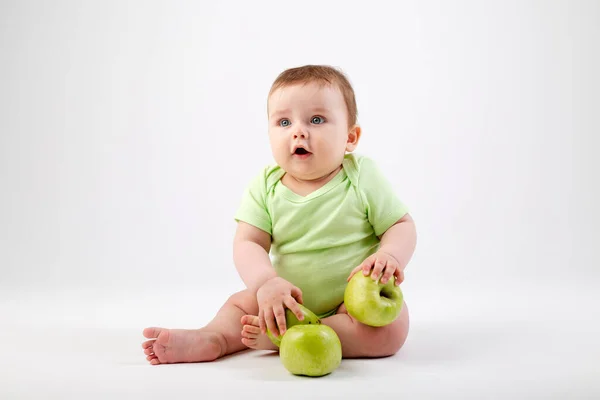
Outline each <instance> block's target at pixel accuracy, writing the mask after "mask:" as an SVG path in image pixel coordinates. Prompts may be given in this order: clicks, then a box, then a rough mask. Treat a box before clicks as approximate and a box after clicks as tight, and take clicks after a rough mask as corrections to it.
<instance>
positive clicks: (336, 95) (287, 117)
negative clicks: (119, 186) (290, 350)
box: [142, 65, 416, 365]
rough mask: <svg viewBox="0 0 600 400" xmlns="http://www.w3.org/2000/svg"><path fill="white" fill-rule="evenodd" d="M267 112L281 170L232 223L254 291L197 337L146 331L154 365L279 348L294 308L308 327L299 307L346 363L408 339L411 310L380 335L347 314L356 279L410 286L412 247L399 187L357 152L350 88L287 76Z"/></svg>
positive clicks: (241, 269)
mask: <svg viewBox="0 0 600 400" xmlns="http://www.w3.org/2000/svg"><path fill="white" fill-rule="evenodd" d="M267 113H268V123H269V129H268V130H269V140H270V144H271V150H272V153H273V156H274V159H275V162H276V165H274V166H269V167H266V168H264V169H263V170H262V171H261V172H260V173H259V174H257V175H256V177H255V178H254V179H253V180H252V181H251V182H250V184H249V185H248V187H247V188H246V190H245V192H244V195H243V198H242V201H241V205H240V207H239V209H238V210H237V212H236V215H235V220H236V221H237V230H236V233H235V238H234V243H233V257H234V263H235V267H236V269H237V271H238V273H239V275H240V277H241V279H242V280H243V282H244V284H245V286H246V288H247V289H246V290H243V291H241V292H238V293H235V294H234V295H232V296H231V297H230V298H229V299H228V300H227V301H226V302H225V304H224V305H223V306H222V307H221V308H220V310H219V311H218V312H217V314H216V316H215V317H214V319H212V320H211V321H210V322H209V323H208V324H207V325H206V326H205V327H203V328H201V329H196V330H181V329H164V328H146V329H144V332H143V334H144V336H145V337H146V338H148V339H150V340H148V341H146V342H144V343H143V344H142V347H143V349H144V353H145V354H146V356H147V360H148V361H149V362H150V364H153V365H157V364H167V363H181V362H202V361H212V360H215V359H218V358H220V357H223V356H225V355H227V354H232V353H236V352H239V351H241V350H245V349H248V348H251V349H260V350H276V349H277V348H276V346H274V345H273V344H272V343H271V341H270V340H269V338H268V337H267V336H266V329H267V328H268V329H269V330H270V331H271V332H273V333H274V334H275V335H277V336H279V335H283V334H284V333H285V330H286V324H285V309H286V308H289V309H290V310H292V311H293V312H294V314H296V315H297V316H298V318H299V319H302V314H301V311H300V309H299V306H298V304H303V305H304V306H306V307H307V308H308V309H310V310H311V311H313V312H314V313H316V314H317V315H318V316H319V317H320V318H321V320H322V323H323V324H325V325H328V326H330V327H331V328H333V329H334V330H335V332H336V333H337V334H338V336H339V338H340V341H341V343H342V356H343V357H344V358H358V357H385V356H390V355H393V354H395V353H396V352H397V351H398V350H399V349H400V348H401V347H402V345H403V344H404V342H405V340H406V337H407V335H408V328H409V318H408V308H407V307H406V304H404V305H403V307H402V312H401V314H400V316H399V317H398V318H397V319H396V320H395V321H394V322H393V323H391V324H389V325H387V326H384V327H379V328H374V327H370V326H367V325H363V324H362V323H360V322H358V321H357V320H356V319H354V318H353V317H352V316H350V315H349V314H348V313H347V311H346V309H345V307H344V304H343V299H344V289H345V287H346V284H347V282H348V280H349V279H350V277H351V276H352V275H353V274H355V273H358V272H359V271H360V272H361V273H363V274H364V275H365V276H369V275H370V277H371V278H372V279H374V280H376V279H378V278H380V277H381V281H382V282H387V281H388V280H390V279H392V277H393V278H394V279H395V284H396V285H399V284H400V283H402V281H403V280H404V269H405V268H406V266H407V264H408V262H409V260H410V259H411V257H412V255H413V252H414V249H415V245H416V231H415V225H414V222H413V220H412V218H411V216H410V215H409V214H408V211H407V208H406V206H405V205H404V204H403V203H402V202H401V201H400V200H399V199H398V198H397V196H396V194H395V192H394V188H393V187H391V185H390V184H389V183H388V182H387V180H386V178H385V177H384V176H383V175H382V174H381V172H380V171H379V170H378V168H377V166H376V164H375V163H374V162H373V161H372V160H371V159H369V158H367V157H364V156H358V155H355V154H353V152H354V150H355V149H356V147H357V145H358V142H359V139H360V137H361V128H360V127H359V126H358V124H357V109H356V100H355V97H354V91H353V89H352V86H351V85H350V83H349V81H348V79H347V78H346V77H345V75H344V74H343V73H341V72H340V71H338V70H337V69H336V68H332V67H329V66H314V65H308V66H303V67H298V68H292V69H289V70H286V71H284V72H282V73H281V74H280V75H279V76H278V77H277V79H276V80H275V82H274V83H273V85H272V87H271V90H270V92H269V96H268V101H267Z"/></svg>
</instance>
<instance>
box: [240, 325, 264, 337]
mask: <svg viewBox="0 0 600 400" xmlns="http://www.w3.org/2000/svg"><path fill="white" fill-rule="evenodd" d="M243 333H247V334H248V335H251V336H258V335H259V334H260V328H259V327H258V326H254V325H244V328H243V329H242V334H243Z"/></svg>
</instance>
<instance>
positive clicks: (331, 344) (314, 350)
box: [279, 324, 342, 376]
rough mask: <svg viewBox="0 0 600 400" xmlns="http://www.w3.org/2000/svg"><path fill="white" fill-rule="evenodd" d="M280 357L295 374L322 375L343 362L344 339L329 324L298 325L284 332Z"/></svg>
mask: <svg viewBox="0 0 600 400" xmlns="http://www.w3.org/2000/svg"><path fill="white" fill-rule="evenodd" d="M279 358H280V359H281V362H282V364H283V366H284V367H285V368H286V369H287V370H288V371H289V372H291V373H292V374H294V375H305V376H323V375H327V374H330V373H332V372H333V371H334V370H335V369H336V368H337V367H339V366H340V363H341V362H342V343H341V342H340V338H339V337H338V335H337V334H336V333H335V331H334V330H333V329H332V328H331V327H329V326H327V325H323V324H319V325H296V326H293V327H291V328H290V329H288V330H287V331H286V332H285V334H284V335H283V338H282V339H281V346H280V348H279Z"/></svg>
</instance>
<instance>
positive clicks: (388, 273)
mask: <svg viewBox="0 0 600 400" xmlns="http://www.w3.org/2000/svg"><path fill="white" fill-rule="evenodd" d="M396 271H398V269H397V268H396V266H395V265H394V264H392V263H390V262H388V263H387V265H386V266H385V270H384V271H383V275H382V276H381V283H387V281H389V280H390V278H391V277H392V275H394V276H395V273H396Z"/></svg>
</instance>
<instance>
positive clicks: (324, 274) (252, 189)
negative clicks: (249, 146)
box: [235, 154, 408, 318]
mask: <svg viewBox="0 0 600 400" xmlns="http://www.w3.org/2000/svg"><path fill="white" fill-rule="evenodd" d="M284 174H285V171H283V170H282V169H281V168H280V167H279V166H269V167H266V168H264V170H263V171H262V172H261V173H260V174H258V175H257V176H256V177H255V178H254V179H253V180H252V181H251V182H250V184H249V185H248V187H247V188H246V190H245V192H244V195H243V197H242V202H241V205H240V207H239V208H238V210H237V212H236V214H235V219H236V221H244V222H246V223H248V224H251V225H253V226H256V227H257V228H259V229H261V230H263V231H265V232H267V233H269V234H270V235H271V239H272V244H271V252H270V257H271V261H272V264H273V267H274V268H275V270H276V272H277V275H278V276H280V277H282V278H283V279H286V280H287V281H289V282H291V283H292V284H293V285H295V286H297V287H298V288H299V289H300V290H301V291H302V297H303V300H304V305H305V306H306V307H307V308H308V309H310V310H312V311H313V312H314V313H315V314H317V315H318V316H319V317H321V318H324V317H326V316H329V315H332V314H334V313H335V311H336V310H337V308H338V307H339V306H340V304H341V303H342V302H343V301H344V290H345V288H346V284H347V282H346V279H347V278H348V275H349V274H350V272H351V271H352V269H353V268H354V267H356V266H358V265H359V264H360V263H361V262H363V261H364V259H365V258H367V257H368V256H369V255H371V254H372V253H374V252H376V251H377V249H378V248H379V242H380V240H379V238H378V237H380V236H381V235H382V234H383V233H384V232H385V231H386V230H387V229H389V228H390V227H391V226H392V225H393V224H394V223H396V222H397V221H398V220H399V219H401V218H402V217H403V216H404V215H405V214H406V213H407V212H408V209H407V207H406V206H405V205H404V204H403V203H402V202H401V201H400V200H399V199H398V197H397V195H396V192H395V190H394V188H393V187H392V186H391V185H390V183H389V182H388V181H387V180H386V178H385V177H384V176H383V175H382V173H381V172H380V171H379V169H378V168H377V166H376V164H375V163H374V162H373V161H372V160H371V159H370V158H368V157H364V156H357V155H354V154H346V155H345V157H344V161H343V164H342V169H341V170H340V171H339V173H338V174H337V175H336V176H335V177H334V178H333V179H332V180H331V181H329V182H328V183H326V184H325V185H324V186H323V187H321V188H320V189H317V190H316V191H314V192H312V193H311V194H309V195H307V196H300V195H298V194H296V193H294V192H292V191H291V190H290V189H288V188H287V187H286V186H284V185H283V184H282V183H281V178H282V177H283V175H284Z"/></svg>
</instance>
